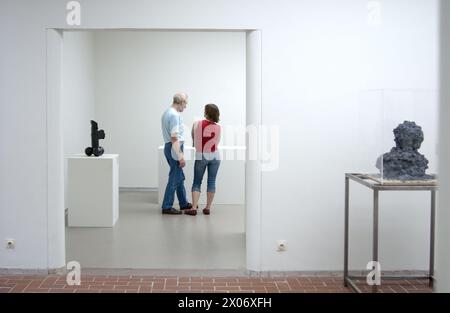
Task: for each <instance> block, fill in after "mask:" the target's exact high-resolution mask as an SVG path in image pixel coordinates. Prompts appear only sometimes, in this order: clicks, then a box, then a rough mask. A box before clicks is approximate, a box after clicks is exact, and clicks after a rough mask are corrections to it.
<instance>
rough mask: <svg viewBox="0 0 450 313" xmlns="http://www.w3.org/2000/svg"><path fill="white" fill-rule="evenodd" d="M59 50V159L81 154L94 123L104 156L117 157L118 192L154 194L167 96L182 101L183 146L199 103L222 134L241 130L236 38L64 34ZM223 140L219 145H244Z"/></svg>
mask: <svg viewBox="0 0 450 313" xmlns="http://www.w3.org/2000/svg"><path fill="white" fill-rule="evenodd" d="M63 46H64V51H63V53H64V67H63V75H64V89H63V96H62V97H63V106H64V108H65V113H64V121H65V123H64V133H65V136H64V137H65V138H64V142H65V154H66V156H69V155H71V154H77V153H83V151H84V148H85V147H87V146H88V145H89V144H90V125H89V120H90V119H95V120H96V121H97V122H98V123H99V127H100V128H102V129H104V130H105V132H106V138H105V140H102V141H101V142H100V144H101V145H102V146H103V147H104V148H105V151H106V153H117V154H119V155H120V187H139V188H157V187H158V169H157V166H158V153H157V149H158V147H159V146H161V145H162V144H164V142H163V139H162V134H161V122H160V118H161V114H162V113H163V112H164V110H165V109H166V108H167V107H168V106H170V104H171V103H172V96H173V94H174V93H175V92H178V91H180V90H181V91H183V92H186V93H188V95H189V104H188V107H187V109H186V110H185V112H183V120H184V123H185V125H186V136H187V138H186V144H187V145H191V144H192V140H191V139H190V132H189V129H190V127H191V125H192V123H193V121H194V120H198V119H201V118H203V108H204V105H205V104H207V103H215V104H217V105H218V106H219V108H220V109H221V119H222V121H221V125H222V127H223V128H224V130H226V129H231V130H233V129H234V127H237V129H239V127H240V129H242V128H244V127H245V33H244V32H176V31H175V32H169V31H159V32H158V31H105V30H103V31H79V32H77V31H69V32H65V34H64V43H63ZM230 77H232V78H233V79H230ZM236 133H238V132H236ZM229 134H230V135H231V136H227V133H226V131H224V136H223V138H222V144H229V145H231V144H241V145H245V137H243V140H242V142H236V141H237V139H238V137H237V136H232V135H233V134H234V132H233V133H229ZM235 137H236V138H235ZM233 141H234V142H233ZM242 174H243V173H242Z"/></svg>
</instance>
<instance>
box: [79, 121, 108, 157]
mask: <svg viewBox="0 0 450 313" xmlns="http://www.w3.org/2000/svg"><path fill="white" fill-rule="evenodd" d="M100 139H105V131H104V130H103V129H100V130H99V129H98V124H97V122H95V121H91V142H92V147H87V148H86V150H84V151H85V152H86V155H87V156H91V155H92V154H94V155H95V156H96V157H98V156H101V155H102V154H103V152H105V150H104V149H103V147H100V146H99V143H98V142H99V140H100Z"/></svg>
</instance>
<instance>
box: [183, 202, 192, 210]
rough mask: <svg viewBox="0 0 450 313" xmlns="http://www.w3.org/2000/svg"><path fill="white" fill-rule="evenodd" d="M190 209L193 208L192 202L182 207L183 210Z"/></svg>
mask: <svg viewBox="0 0 450 313" xmlns="http://www.w3.org/2000/svg"><path fill="white" fill-rule="evenodd" d="M190 209H192V203H188V204H187V205H186V206H184V207H180V210H181V211H184V210H190Z"/></svg>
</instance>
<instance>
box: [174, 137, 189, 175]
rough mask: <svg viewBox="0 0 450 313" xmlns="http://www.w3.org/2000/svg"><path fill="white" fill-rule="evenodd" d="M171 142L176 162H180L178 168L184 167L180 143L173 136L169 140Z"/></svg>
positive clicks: (184, 162)
mask: <svg viewBox="0 0 450 313" xmlns="http://www.w3.org/2000/svg"><path fill="white" fill-rule="evenodd" d="M171 140H172V149H173V151H175V154H176V155H177V157H178V161H179V162H180V167H184V166H185V165H186V161H185V160H184V155H183V152H182V151H181V145H180V141H179V140H178V137H177V136H175V137H173V136H172V138H171Z"/></svg>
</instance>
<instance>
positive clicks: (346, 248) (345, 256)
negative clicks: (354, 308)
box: [344, 176, 350, 287]
mask: <svg viewBox="0 0 450 313" xmlns="http://www.w3.org/2000/svg"><path fill="white" fill-rule="evenodd" d="M349 187H350V186H349V178H348V177H347V176H345V226H344V227H345V231H344V286H345V287H347V286H348V283H347V278H348V227H349V196H350V190H349V189H350V188H349Z"/></svg>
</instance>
